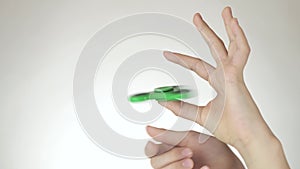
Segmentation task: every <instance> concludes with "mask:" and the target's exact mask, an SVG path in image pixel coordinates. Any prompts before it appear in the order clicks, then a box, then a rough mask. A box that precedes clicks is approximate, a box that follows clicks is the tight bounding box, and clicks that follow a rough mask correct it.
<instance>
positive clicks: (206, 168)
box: [200, 166, 209, 169]
mask: <svg viewBox="0 0 300 169" xmlns="http://www.w3.org/2000/svg"><path fill="white" fill-rule="evenodd" d="M200 169H209V167H207V166H203V167H201V168H200Z"/></svg>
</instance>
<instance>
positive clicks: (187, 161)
mask: <svg viewBox="0 0 300 169" xmlns="http://www.w3.org/2000/svg"><path fill="white" fill-rule="evenodd" d="M182 166H183V167H185V168H192V167H193V161H192V160H191V159H185V160H184V161H183V162H182Z"/></svg>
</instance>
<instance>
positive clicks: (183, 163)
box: [161, 158, 194, 169]
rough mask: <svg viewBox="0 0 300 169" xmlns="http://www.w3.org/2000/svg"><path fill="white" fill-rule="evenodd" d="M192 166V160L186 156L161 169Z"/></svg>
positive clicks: (189, 168) (180, 168)
mask: <svg viewBox="0 0 300 169" xmlns="http://www.w3.org/2000/svg"><path fill="white" fill-rule="evenodd" d="M193 166H194V162H193V160H192V159H190V158H187V159H184V160H180V161H177V162H174V163H171V164H169V165H168V166H165V167H163V168H161V169H192V168H193Z"/></svg>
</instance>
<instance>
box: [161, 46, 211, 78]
mask: <svg viewBox="0 0 300 169" xmlns="http://www.w3.org/2000/svg"><path fill="white" fill-rule="evenodd" d="M164 56H165V57H166V59H167V60H169V61H171V62H173V63H176V64H179V65H181V66H183V67H185V68H187V69H190V70H192V71H194V72H195V73H197V74H198V75H199V76H200V77H202V78H203V79H205V80H208V78H209V74H210V73H211V72H212V71H213V70H215V68H214V67H213V66H211V65H210V64H208V63H206V62H205V61H203V60H201V59H199V58H194V57H191V56H187V55H183V54H179V53H172V52H168V51H165V52H164Z"/></svg>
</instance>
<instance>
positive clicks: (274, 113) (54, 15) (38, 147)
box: [0, 0, 300, 169]
mask: <svg viewBox="0 0 300 169" xmlns="http://www.w3.org/2000/svg"><path fill="white" fill-rule="evenodd" d="M226 5H230V6H232V8H233V10H234V14H235V15H236V16H238V18H239V22H240V23H241V25H242V26H243V27H244V29H245V32H246V34H247V35H248V37H249V42H250V44H251V47H252V53H251V56H250V60H249V62H248V65H247V67H246V70H245V71H246V72H245V78H246V81H247V84H248V87H249V89H250V91H251V92H252V95H253V97H254V99H255V100H256V102H257V104H258V106H259V107H260V110H261V112H262V114H263V116H264V117H265V119H266V121H267V122H268V124H269V125H270V127H271V129H272V130H273V131H274V133H275V134H276V135H277V136H278V137H279V139H280V140H281V141H282V143H283V146H284V149H285V152H286V155H287V158H288V160H289V162H290V165H291V168H300V163H299V161H298V160H297V159H298V158H297V157H298V155H297V153H298V152H299V151H300V149H299V145H298V143H299V142H300V137H299V134H298V133H299V129H300V124H299V122H298V119H299V118H300V115H299V110H298V105H299V99H298V97H299V95H300V87H299V86H300V78H299V75H298V72H299V67H298V66H299V65H298V64H299V63H300V59H299V52H298V51H299V46H300V32H299V30H300V20H299V18H298V16H300V12H299V9H298V8H299V6H300V4H299V1H297V0H272V1H271V0H265V1H258V0H254V1H231V0H229V1H221V0H220V1H216V0H213V1H208V0H207V1H204V0H185V1H181V0H176V1H174V0H164V1H158V0H155V1H153V0H152V1H149V0H148V1H146V0H131V1H129V0H119V1H117V0H109V1H108V0H107V1H104V0H102V1H68V0H57V1H55V0H44V1H38V0H36V1H34V0H31V1H30V0H24V1H21V0H19V1H12V0H1V1H0V78H1V79H0V168H1V169H2V168H3V169H39V168H44V169H54V168H55V169H63V168H64V169H65V168H72V169H77V168H78V169H79V168H89V169H96V168H118V167H122V168H151V167H150V165H149V161H148V160H139V161H136V160H128V159H122V158H119V157H115V156H112V155H110V154H108V153H106V152H104V151H102V150H101V149H99V148H98V147H97V146H95V145H94V144H93V143H92V142H91V141H90V140H89V139H88V138H87V137H86V135H85V134H84V132H83V131H82V129H81V128H80V125H79V123H78V121H77V118H76V115H75V112H74V108H73V102H72V82H73V81H72V79H73V74H74V69H75V65H76V62H77V59H78V57H79V55H80V52H81V50H82V49H83V47H84V45H85V44H86V42H87V41H88V40H89V38H91V37H92V36H93V35H94V34H95V33H96V32H97V31H98V30H99V29H100V28H101V27H103V26H104V25H105V24H107V23H109V22H111V21H112V20H115V19H117V18H120V17H123V16H126V15H130V14H133V13H140V12H162V13H168V14H172V15H175V16H179V17H181V18H184V19H185V20H187V21H190V22H191V20H192V16H193V14H194V13H195V12H197V11H199V12H201V13H202V14H203V15H204V18H205V19H206V20H207V21H208V22H209V24H210V25H211V27H212V28H213V29H214V30H216V31H217V32H218V34H219V35H220V36H221V37H222V38H223V39H225V41H226V42H227V38H226V33H225V31H224V28H223V23H222V21H221V17H220V13H221V10H222V8H223V7H225V6H226ZM170 117H171V115H170Z"/></svg>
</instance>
